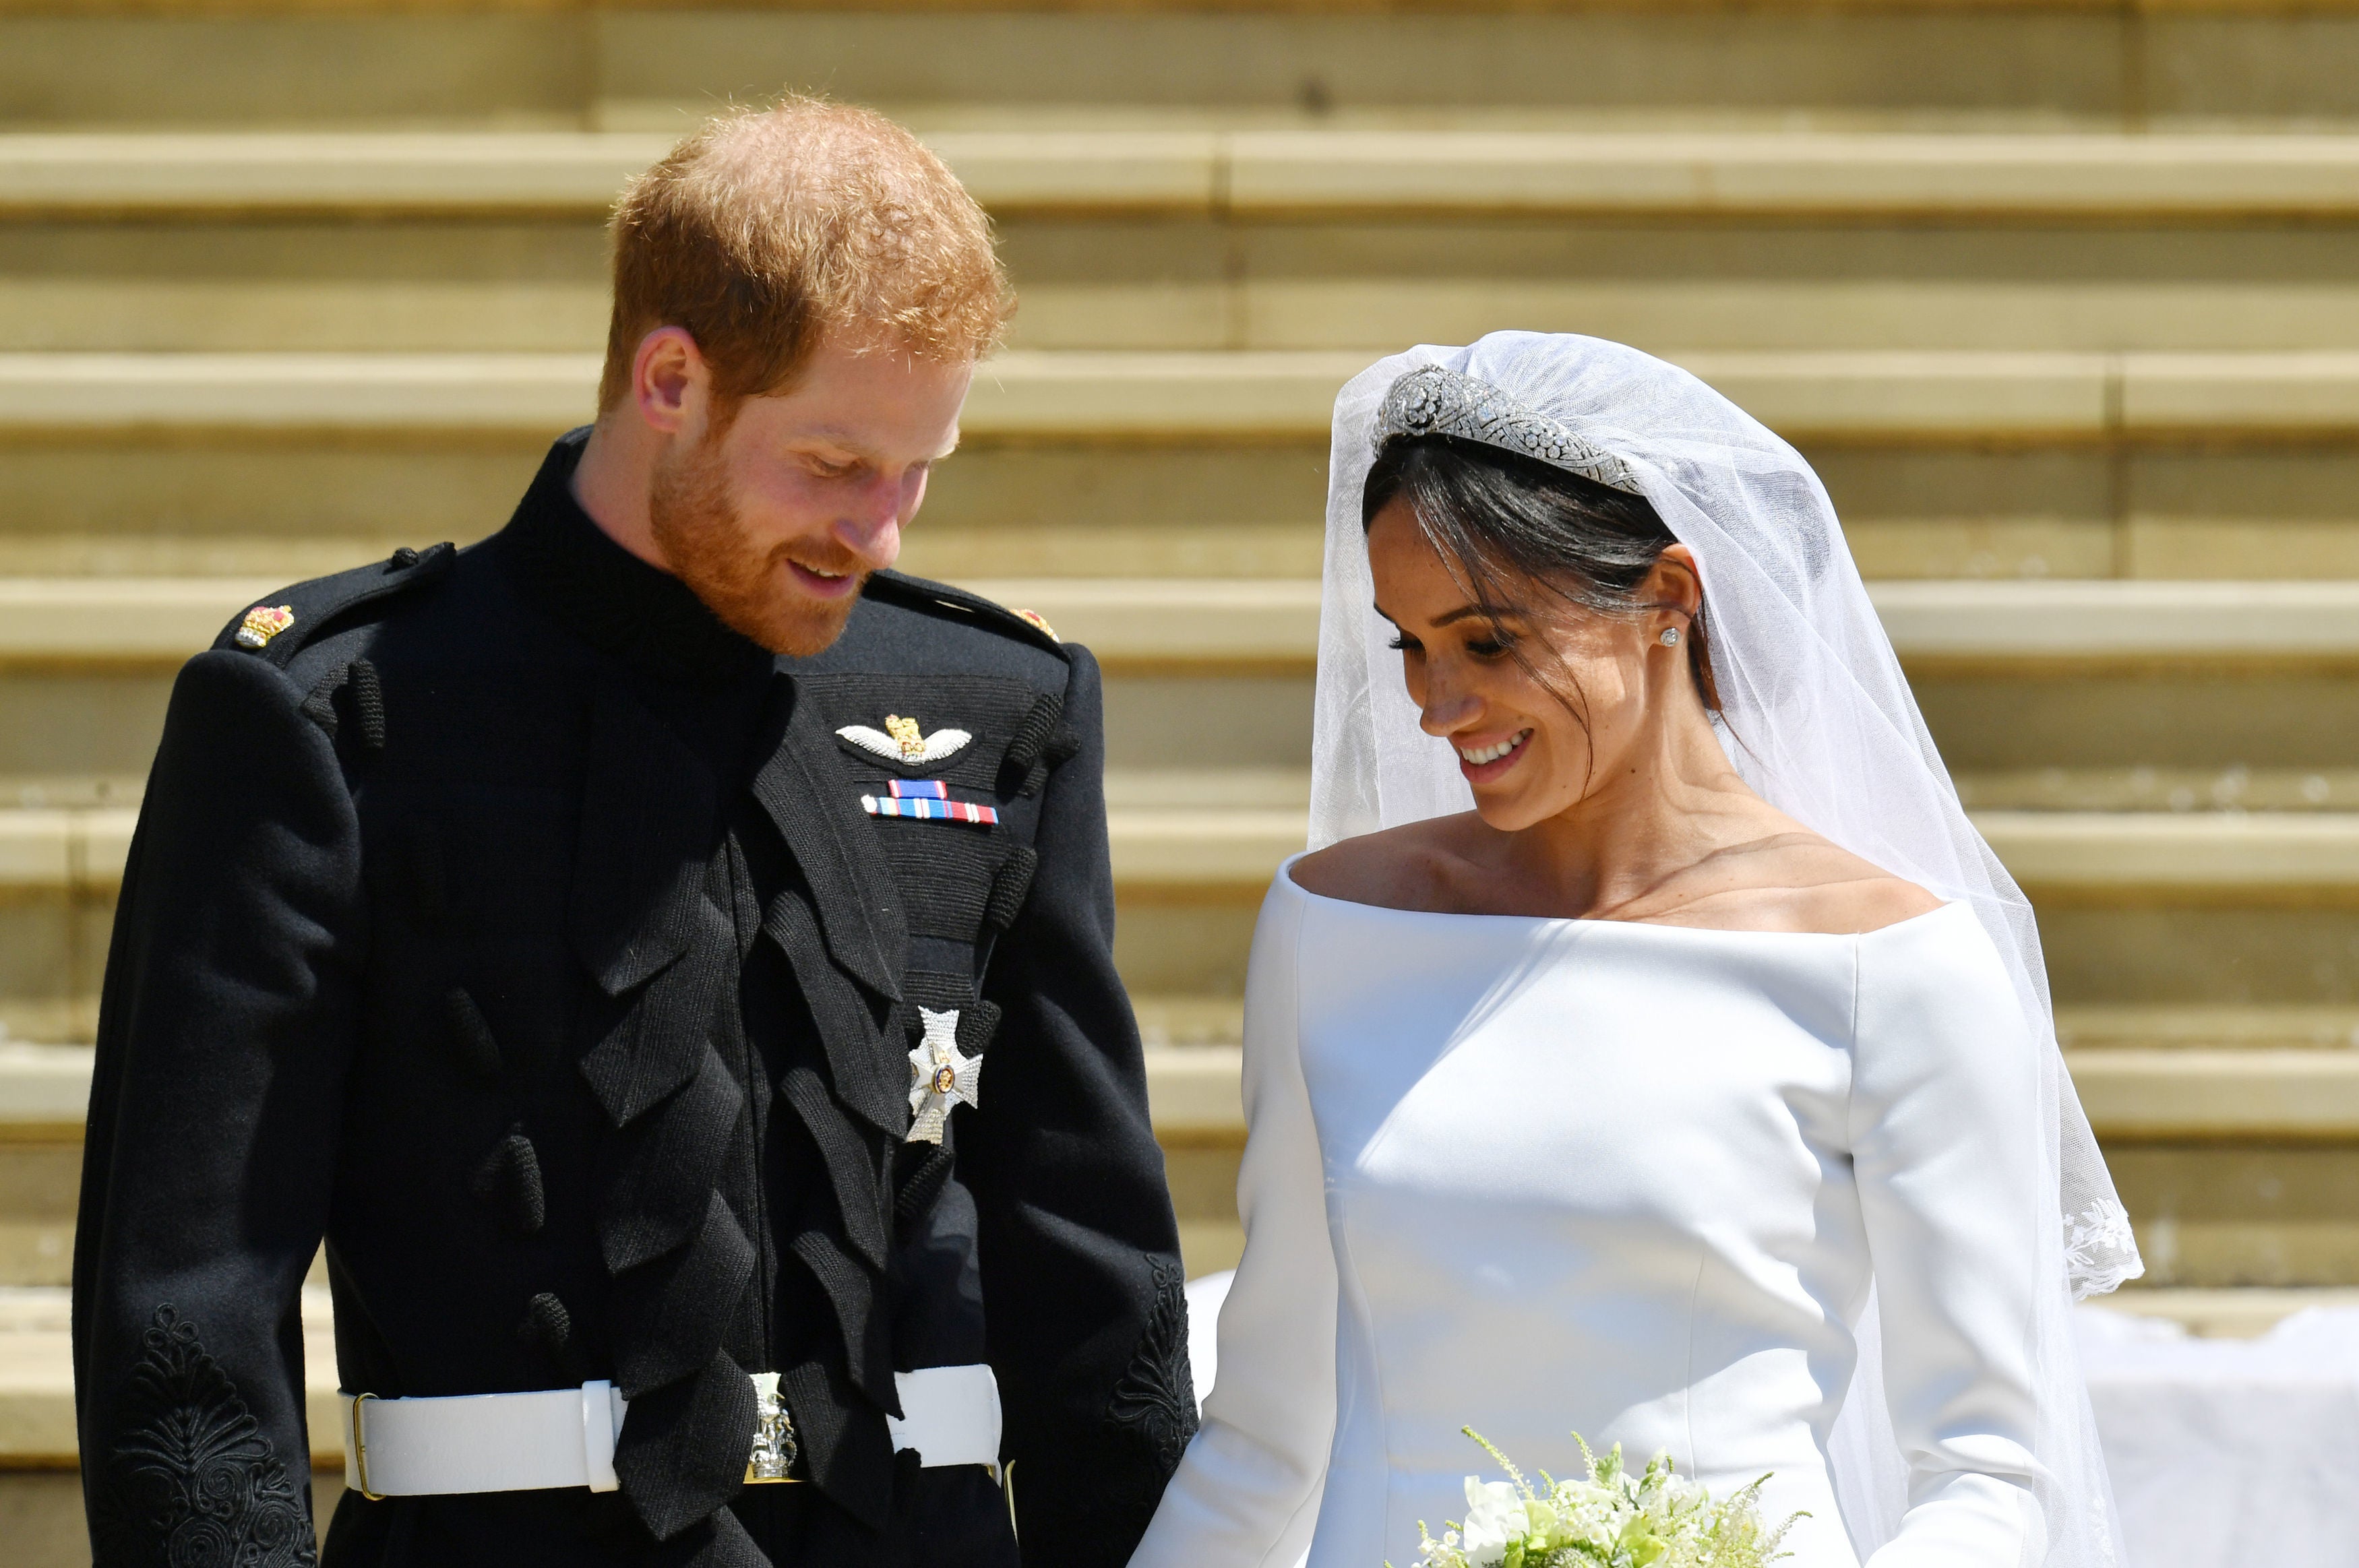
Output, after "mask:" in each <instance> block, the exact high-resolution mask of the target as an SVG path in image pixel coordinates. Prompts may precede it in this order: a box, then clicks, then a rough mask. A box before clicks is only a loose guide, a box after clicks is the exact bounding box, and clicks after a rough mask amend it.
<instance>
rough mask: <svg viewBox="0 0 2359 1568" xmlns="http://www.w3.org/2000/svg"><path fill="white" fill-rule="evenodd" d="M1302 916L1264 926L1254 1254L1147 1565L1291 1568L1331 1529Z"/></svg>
mask: <svg viewBox="0 0 2359 1568" xmlns="http://www.w3.org/2000/svg"><path fill="white" fill-rule="evenodd" d="M1279 875H1280V877H1281V878H1282V877H1283V876H1284V875H1285V873H1284V872H1283V871H1281V872H1280V873H1279ZM1303 907H1304V905H1303V901H1302V899H1301V897H1300V896H1299V894H1296V893H1294V892H1292V891H1291V890H1290V889H1288V888H1286V887H1284V886H1280V887H1278V888H1276V889H1273V890H1272V892H1271V893H1270V896H1269V898H1268V899H1267V900H1266V902H1265V903H1263V905H1262V914H1261V922H1260V924H1259V925H1257V926H1256V928H1255V932H1254V948H1253V961H1252V966H1251V968H1250V970H1249V972H1248V975H1247V979H1246V989H1245V1123H1246V1140H1245V1164H1244V1167H1243V1169H1242V1170H1241V1171H1240V1173H1239V1174H1238V1178H1237V1206H1238V1208H1239V1210H1240V1211H1242V1213H1243V1216H1244V1218H1245V1257H1244V1259H1243V1260H1241V1261H1240V1262H1239V1263H1238V1265H1237V1272H1236V1278H1235V1279H1234V1281H1231V1283H1230V1285H1229V1294H1228V1300H1227V1301H1226V1302H1225V1303H1223V1306H1222V1308H1221V1328H1220V1358H1219V1367H1220V1373H1219V1377H1218V1379H1216V1380H1215V1381H1214V1383H1213V1385H1212V1393H1211V1395H1210V1397H1208V1398H1207V1399H1206V1400H1205V1401H1204V1425H1203V1430H1202V1431H1201V1432H1199V1433H1197V1434H1196V1439H1195V1441H1194V1442H1193V1443H1191V1444H1189V1445H1188V1456H1187V1458H1186V1459H1184V1460H1183V1461H1181V1463H1180V1471H1179V1474H1177V1475H1176V1476H1172V1477H1171V1485H1170V1487H1169V1488H1167V1489H1166V1490H1165V1492H1164V1494H1163V1506H1162V1507H1161V1508H1160V1509H1158V1510H1157V1512H1156V1515H1155V1522H1154V1524H1153V1525H1152V1526H1151V1527H1150V1528H1149V1529H1148V1530H1147V1539H1146V1541H1144V1542H1142V1543H1141V1544H1140V1546H1139V1549H1138V1554H1137V1555H1136V1556H1135V1557H1133V1558H1132V1559H1131V1564H1132V1568H1291V1565H1292V1564H1294V1563H1297V1562H1299V1561H1300V1559H1301V1557H1302V1555H1303V1553H1304V1552H1305V1551H1307V1550H1308V1549H1309V1547H1310V1533H1311V1529H1312V1527H1313V1526H1314V1525H1315V1524H1316V1523H1317V1522H1318V1517H1319V1503H1320V1497H1321V1492H1322V1490H1323V1487H1324V1483H1325V1480H1326V1474H1327V1454H1328V1449H1329V1446H1330V1444H1332V1442H1333V1439H1334V1432H1335V1317H1336V1305H1337V1303H1336V1290H1337V1285H1336V1275H1335V1252H1334V1247H1333V1244H1332V1241H1331V1240H1330V1239H1329V1237H1328V1232H1327V1199H1326V1181H1325V1176H1324V1173H1323V1168H1322V1166H1321V1162H1320V1157H1319V1136H1318V1131H1317V1129H1316V1128H1315V1127H1314V1126H1313V1125H1312V1122H1311V1117H1310V1091H1309V1090H1308V1089H1307V1088H1306V1087H1305V1086H1304V1083H1303V1076H1302V1059H1301V1054H1300V1051H1299V1039H1298V1030H1297V1024H1296V996H1297V989H1296V979H1295V977H1296V957H1295V947H1296V939H1297V935H1298V933H1299V930H1300V927H1301V919H1302V911H1303Z"/></svg>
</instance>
